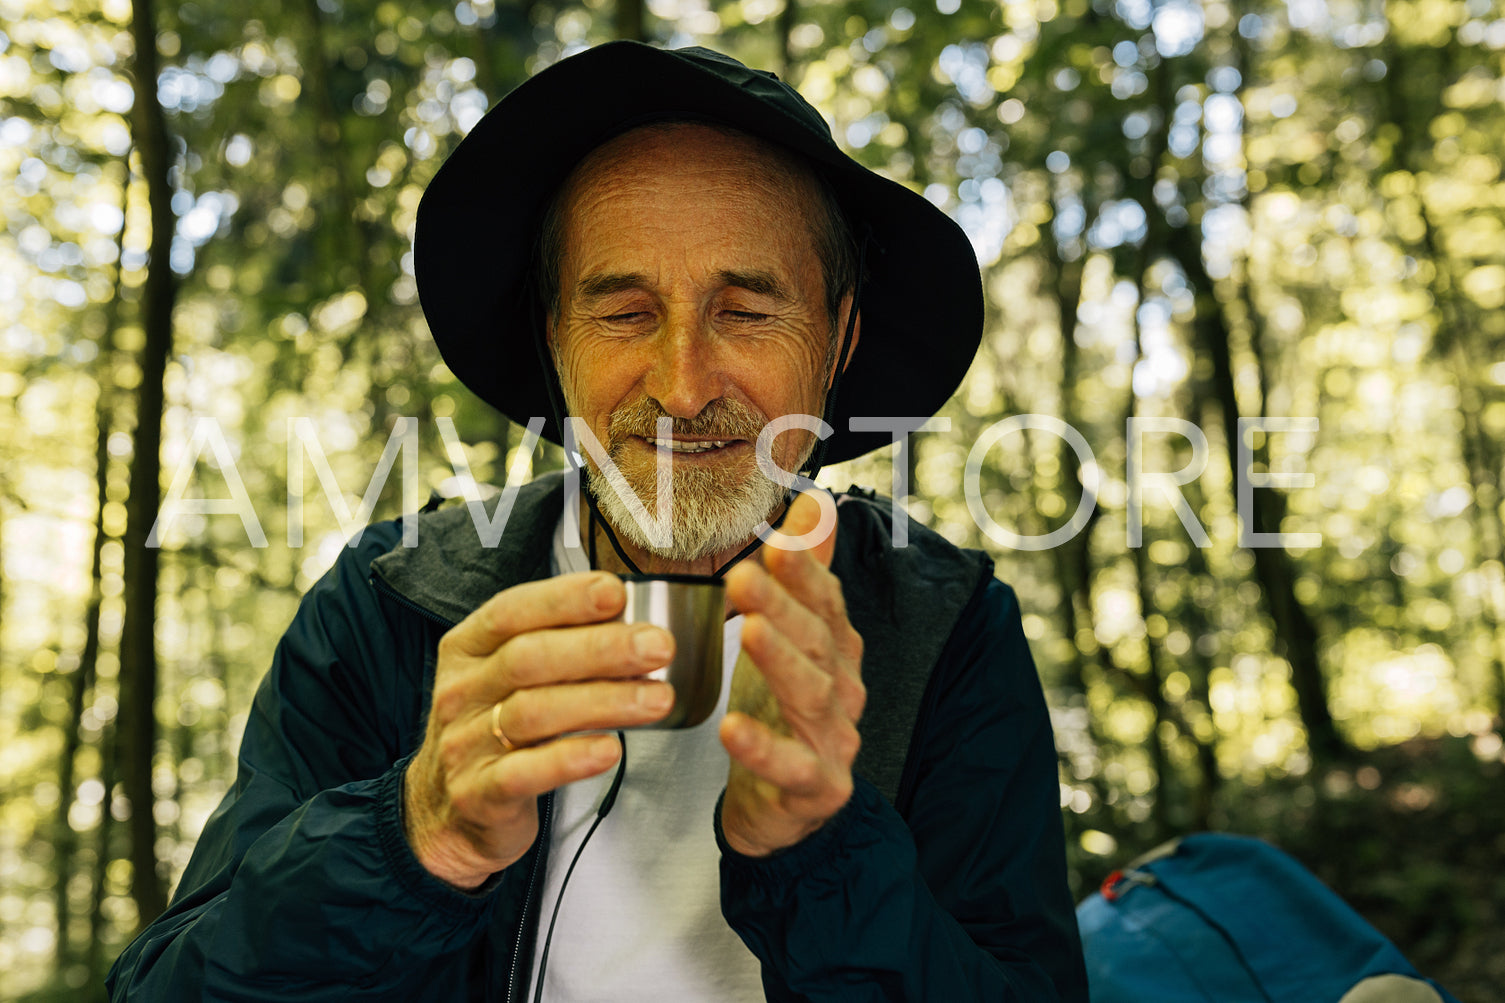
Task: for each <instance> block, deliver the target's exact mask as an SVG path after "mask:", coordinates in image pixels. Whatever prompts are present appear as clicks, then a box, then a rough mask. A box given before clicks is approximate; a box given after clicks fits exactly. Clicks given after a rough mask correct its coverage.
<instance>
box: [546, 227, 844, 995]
mask: <svg viewBox="0 0 1505 1003" xmlns="http://www.w3.org/2000/svg"><path fill="white" fill-rule="evenodd" d="M867 241H868V234H867V232H866V231H864V233H863V238H862V242H861V244H860V245H859V246H858V249H857V278H856V280H855V281H854V282H853V285H852V308H851V310H850V311H849V312H848V313H847V330H846V334H845V335H844V336H843V337H842V340H841V351H840V352H839V353H837V355H838V358H837V366H836V372H835V373H834V374H833V375H832V377H831V389H830V391H829V392H828V393H827V394H826V403H825V406H824V407H823V408H822V409H821V421H822V422H823V423H824V424H825V425H826V427H828V428H829V427H831V419H832V418H833V417H835V415H836V392H837V389H838V388H839V387H840V386H841V376H842V373H843V372H845V370H846V368H847V362H848V361H849V358H850V356H851V352H852V337H853V335H854V334H855V332H856V330H857V310H858V304H859V302H860V301H861V297H862V273H863V266H864V264H865V263H866V258H867ZM539 310H540V305H539V303H538V301H537V300H536V299H535V300H534V301H533V305H532V307H531V313H532V315H533V345H534V348H536V349H537V351H538V363H539V365H540V367H542V369H543V371H544V373H545V374H546V376H545V379H546V382H547V386H548V391H549V406H550V407H551V408H552V409H553V411H554V427H555V428H557V429H559V434H560V440H561V441H563V440H564V438H565V435H564V429H565V424H564V417H565V415H564V392H563V390H562V389H561V388H560V385H559V374H558V373H557V372H555V370H554V362H553V359H551V358H550V357H549V350H548V346H547V345H546V344H545V343H544V326H543V318H542V317H541V316H540V315H539ZM825 459H826V440H825V439H817V440H816V443H815V448H814V449H813V450H811V451H810V458H809V459H808V460H806V461H805V465H804V466H803V467H801V468H800V474H799V475H798V476H796V477H795V478H794V480H793V481H792V483H790V485H789V486H788V487H787V488H785V489H784V511H783V512H780V513H779V516H778V518H777V519H775V520H774V521H773V522H772V523H770V524H769V530H770V531H772V530H775V529H778V528H779V527H780V526H781V525H783V523H784V518H785V517H786V516H787V515H788V514H789V507H790V506H791V505H793V504H794V498H795V495H796V493H797V492H796V491H795V488H796V487H797V486H798V485H799V484H800V483H801V482H803V483H807V484H813V483H814V481H815V476H816V474H818V473H820V468H821V467H822V466H823V465H824V464H825ZM565 462H567V463H569V464H570V466H571V467H573V468H574V469H575V470H576V472H577V474H578V473H579V470H580V468H579V465H578V464H577V463H576V462H575V455H574V454H573V453H572V452H571V451H570V450H569V449H565ZM580 490H581V491H582V492H583V493H584V495H585V504H586V505H587V507H589V509H590V521H589V522H590V524H589V527H588V532H589V534H590V538H589V553H590V565H591V567H592V568H595V567H596V566H597V564H596V524H597V523H600V525H601V528H602V530H604V531H605V533H606V539H607V540H608V541H610V542H611V549H612V550H614V551H616V553H617V557H618V559H619V560H621V562H622V563H623V564H624V565H625V566H626V567H628V568H629V569H631V571H632V572H633V573H634V574H642V570H641V569H640V568H639V567H638V566H637V563H636V562H634V561H633V559H632V558H630V557H628V556H627V552H626V551H625V550H623V549H622V544H621V542H620V541H619V540H618V539H617V534H616V532H615V531H614V530H613V529H612V528H611V523H609V522H607V521H606V519H605V518H604V517H602V515H601V510H600V508H598V507H597V505H596V496H595V494H594V493H593V492H592V491H591V489H590V478H588V477H586V478H581V484H580ZM762 545H763V537H762V536H761V535H759V536H758V537H756V538H755V539H753V541H752V542H751V543H749V544H748V545H747V546H745V547H743V548H742V549H741V550H740V551H738V552H737V553H736V554H735V555H734V556H733V557H732V558H731V559H730V560H729V561H727V562H726V563H725V564H723V565H721V567H719V568H717V569H716V570H715V571H714V572H712V573H711V576H710V577H711V578H712V579H719V578H722V577H724V576H725V575H726V573H727V572H728V571H730V570H731V569H732V568H733V567H734V566H735V565H736V564H737V563H738V562H739V561H741V560H743V559H744V558H745V557H747V556H748V555H749V554H751V553H752V552H753V551H754V550H757V549H758V548H759V547H760V546H762ZM617 741H618V742H619V743H620V744H621V746H622V758H621V759H620V760H618V761H617V772H616V775H615V776H614V777H612V780H611V785H610V786H609V787H608V788H607V790H606V795H605V796H604V797H603V798H602V799H601V804H600V806H599V807H597V809H596V817H595V819H594V820H592V822H591V825H590V828H589V829H587V830H586V833H585V838H584V839H582V840H581V841H580V846H579V847H578V848H577V849H576V850H575V856H574V857H573V858H571V859H570V866H569V867H568V868H566V869H565V872H564V880H563V881H561V882H560V883H559V894H558V895H556V896H555V898H554V911H553V913H552V914H551V915H550V916H549V929H548V932H547V933H546V934H545V935H544V940H543V950H542V952H541V953H540V954H539V956H538V976H537V978H536V980H535V981H534V988H533V1003H542V1000H543V986H544V975H545V974H546V973H547V971H548V967H549V947H550V945H551V944H553V942H554V925H555V924H556V923H557V922H558V921H559V906H560V904H561V903H563V902H564V891H565V888H566V887H568V885H569V883H570V876H571V875H573V874H574V873H575V865H576V864H578V863H579V862H580V856H581V854H583V853H585V847H586V845H587V844H588V843H590V841H591V837H592V836H594V835H595V834H596V829H597V828H599V827H600V825H601V823H602V822H603V821H604V820H605V819H606V816H607V814H608V813H609V812H610V811H611V809H612V806H613V805H615V804H616V802H617V792H618V791H620V790H621V789H622V780H623V778H624V777H625V776H626V774H627V736H626V734H625V733H623V732H621V731H618V732H617Z"/></svg>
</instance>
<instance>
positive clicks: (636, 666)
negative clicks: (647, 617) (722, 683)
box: [431, 623, 674, 722]
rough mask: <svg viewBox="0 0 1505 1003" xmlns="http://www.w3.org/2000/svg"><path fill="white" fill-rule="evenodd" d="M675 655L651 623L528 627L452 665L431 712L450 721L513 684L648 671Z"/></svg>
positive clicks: (663, 633) (627, 675)
mask: <svg viewBox="0 0 1505 1003" xmlns="http://www.w3.org/2000/svg"><path fill="white" fill-rule="evenodd" d="M673 658H674V635H672V634H670V633H669V632H668V631H666V630H664V629H663V628H662V627H655V626H653V625H652V624H626V623H599V624H587V625H585V626H581V627H560V628H557V629H553V630H537V631H530V632H529V633H526V634H519V635H518V636H516V637H513V638H511V639H510V640H508V641H506V642H505V643H504V644H502V646H501V647H500V648H498V649H497V650H496V651H494V652H492V653H491V654H489V655H487V656H485V657H484V658H479V659H477V658H471V659H469V660H462V661H461V662H460V664H459V665H455V666H450V667H449V668H448V669H447V671H446V672H445V673H444V675H443V677H442V678H440V679H438V680H437V681H436V683H435V686H434V698H433V708H432V711H431V714H432V715H433V716H434V717H435V718H437V719H438V720H439V721H440V722H448V721H452V720H454V719H456V718H458V717H460V716H462V715H464V714H466V713H468V712H471V711H473V710H476V709H477V708H485V707H489V706H490V705H492V704H494V703H496V702H497V701H498V700H502V699H504V698H505V697H507V696H508V694H510V693H512V692H513V691H514V690H519V689H525V688H529V687H535V686H549V685H554V684H558V683H568V682H579V681H581V680H586V679H611V678H616V679H625V678H631V677H633V676H641V675H646V674H647V673H649V672H652V671H653V670H655V669H659V668H662V667H663V666H665V665H667V664H669V662H670V661H672V660H673Z"/></svg>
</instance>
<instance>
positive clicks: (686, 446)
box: [643, 436, 742, 455]
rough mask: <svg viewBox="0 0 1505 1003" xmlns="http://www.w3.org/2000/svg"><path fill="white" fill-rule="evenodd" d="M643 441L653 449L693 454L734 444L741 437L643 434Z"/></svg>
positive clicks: (739, 440)
mask: <svg viewBox="0 0 1505 1003" xmlns="http://www.w3.org/2000/svg"><path fill="white" fill-rule="evenodd" d="M643 441H644V442H646V443H648V445H650V446H652V447H653V448H655V449H667V450H669V451H670V452H673V453H680V454H687V455H693V454H695V453H709V452H712V451H714V450H717V449H724V448H726V447H727V446H735V445H736V444H738V443H739V442H741V441H742V440H741V439H700V440H695V439H659V438H655V437H653V436H644V437H643Z"/></svg>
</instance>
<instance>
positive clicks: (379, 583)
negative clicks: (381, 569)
mask: <svg viewBox="0 0 1505 1003" xmlns="http://www.w3.org/2000/svg"><path fill="white" fill-rule="evenodd" d="M369 580H370V582H371V586H372V587H373V588H375V589H376V591H378V592H380V593H381V594H382V595H384V596H386V597H387V598H388V599H391V600H392V601H393V602H395V603H396V604H397V605H399V606H401V607H402V608H403V609H406V610H408V611H410V612H413V613H417V614H418V615H419V616H421V617H423V618H424V619H426V620H432V621H433V622H434V623H437V624H438V625H439V626H441V627H445V628H449V627H453V626H454V625H455V623H456V621H454V620H451V619H450V618H449V617H445V616H440V615H439V614H438V613H435V612H434V611H433V610H431V609H429V608H428V607H426V606H420V605H419V604H418V603H416V602H414V601H413V600H411V599H409V598H408V597H407V596H405V595H403V594H402V593H401V592H399V591H397V590H396V589H394V588H393V587H392V586H390V585H388V584H387V580H386V579H385V578H383V577H382V576H381V575H380V574H378V573H377V572H375V571H373V572H371V577H370V579H369Z"/></svg>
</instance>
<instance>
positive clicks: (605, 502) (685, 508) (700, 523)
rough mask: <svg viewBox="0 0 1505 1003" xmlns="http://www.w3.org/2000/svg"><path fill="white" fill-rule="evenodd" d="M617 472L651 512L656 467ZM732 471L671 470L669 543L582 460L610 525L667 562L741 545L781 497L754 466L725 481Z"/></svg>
mask: <svg viewBox="0 0 1505 1003" xmlns="http://www.w3.org/2000/svg"><path fill="white" fill-rule="evenodd" d="M612 459H613V461H614V462H616V461H617V457H615V456H613V457H612ZM800 462H802V463H803V462H804V458H801V461H800ZM630 466H631V465H630ZM676 466H678V465H677V464H676ZM645 474H646V476H644V475H645ZM622 475H623V477H625V478H626V480H627V485H628V487H630V488H631V489H632V491H633V493H634V494H636V495H637V497H638V500H639V501H641V502H642V504H643V507H644V508H645V509H647V511H648V514H649V516H650V517H652V516H653V515H654V513H655V512H656V511H657V507H656V506H657V482H656V475H657V471H656V469H655V468H652V467H650V468H649V469H648V470H646V471H642V470H638V469H630V470H627V469H624V470H622ZM735 476H736V475H735V473H733V472H732V471H719V470H699V469H696V470H685V469H676V470H674V473H673V481H672V483H673V498H672V504H671V506H670V513H671V523H670V526H671V531H670V542H669V545H668V546H667V547H661V546H657V545H655V543H654V541H653V540H652V539H650V538H649V536H648V533H647V532H646V531H645V528H644V527H643V526H642V525H640V524H639V523H638V520H637V519H636V518H634V517H633V513H632V509H631V508H630V507H629V506H628V504H627V503H626V502H624V501H623V500H622V498H621V496H620V495H618V494H617V491H616V489H615V488H613V487H612V485H611V482H610V480H609V479H608V478H607V476H606V475H605V474H604V473H602V472H601V471H600V470H599V469H597V467H596V466H595V464H594V463H590V462H587V463H586V477H587V480H588V481H589V484H590V490H591V493H592V494H593V495H595V498H596V502H597V504H598V505H599V506H600V508H601V514H602V515H603V516H604V517H605V518H606V521H607V522H609V523H611V526H612V528H613V529H614V530H616V531H617V532H618V533H620V534H621V535H622V536H623V537H625V538H626V539H627V540H629V541H631V542H632V544H633V545H634V546H636V547H639V548H641V549H643V550H645V551H647V552H648V553H650V554H653V555H655V556H657V557H661V558H664V559H665V560H670V561H697V560H702V559H704V558H707V557H712V556H715V555H716V554H720V553H724V552H726V551H728V550H731V549H733V548H736V547H740V546H742V545H743V544H744V543H746V542H747V541H748V540H750V539H751V538H752V536H753V534H754V533H755V532H756V531H757V529H758V527H759V526H761V525H762V524H763V522H764V521H765V520H767V519H768V518H769V517H770V516H771V515H772V514H773V512H774V510H775V509H777V508H778V506H779V504H780V503H781V502H782V501H783V500H784V488H783V487H782V486H781V485H779V484H777V483H775V482H774V481H772V480H769V479H768V478H767V477H765V476H764V475H763V474H762V472H760V471H759V470H757V469H756V468H753V469H752V470H749V471H747V472H746V474H745V475H743V476H742V477H741V478H740V479H739V480H737V481H735V482H734V483H730V484H729V483H727V481H728V480H730V479H731V478H732V477H735Z"/></svg>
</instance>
